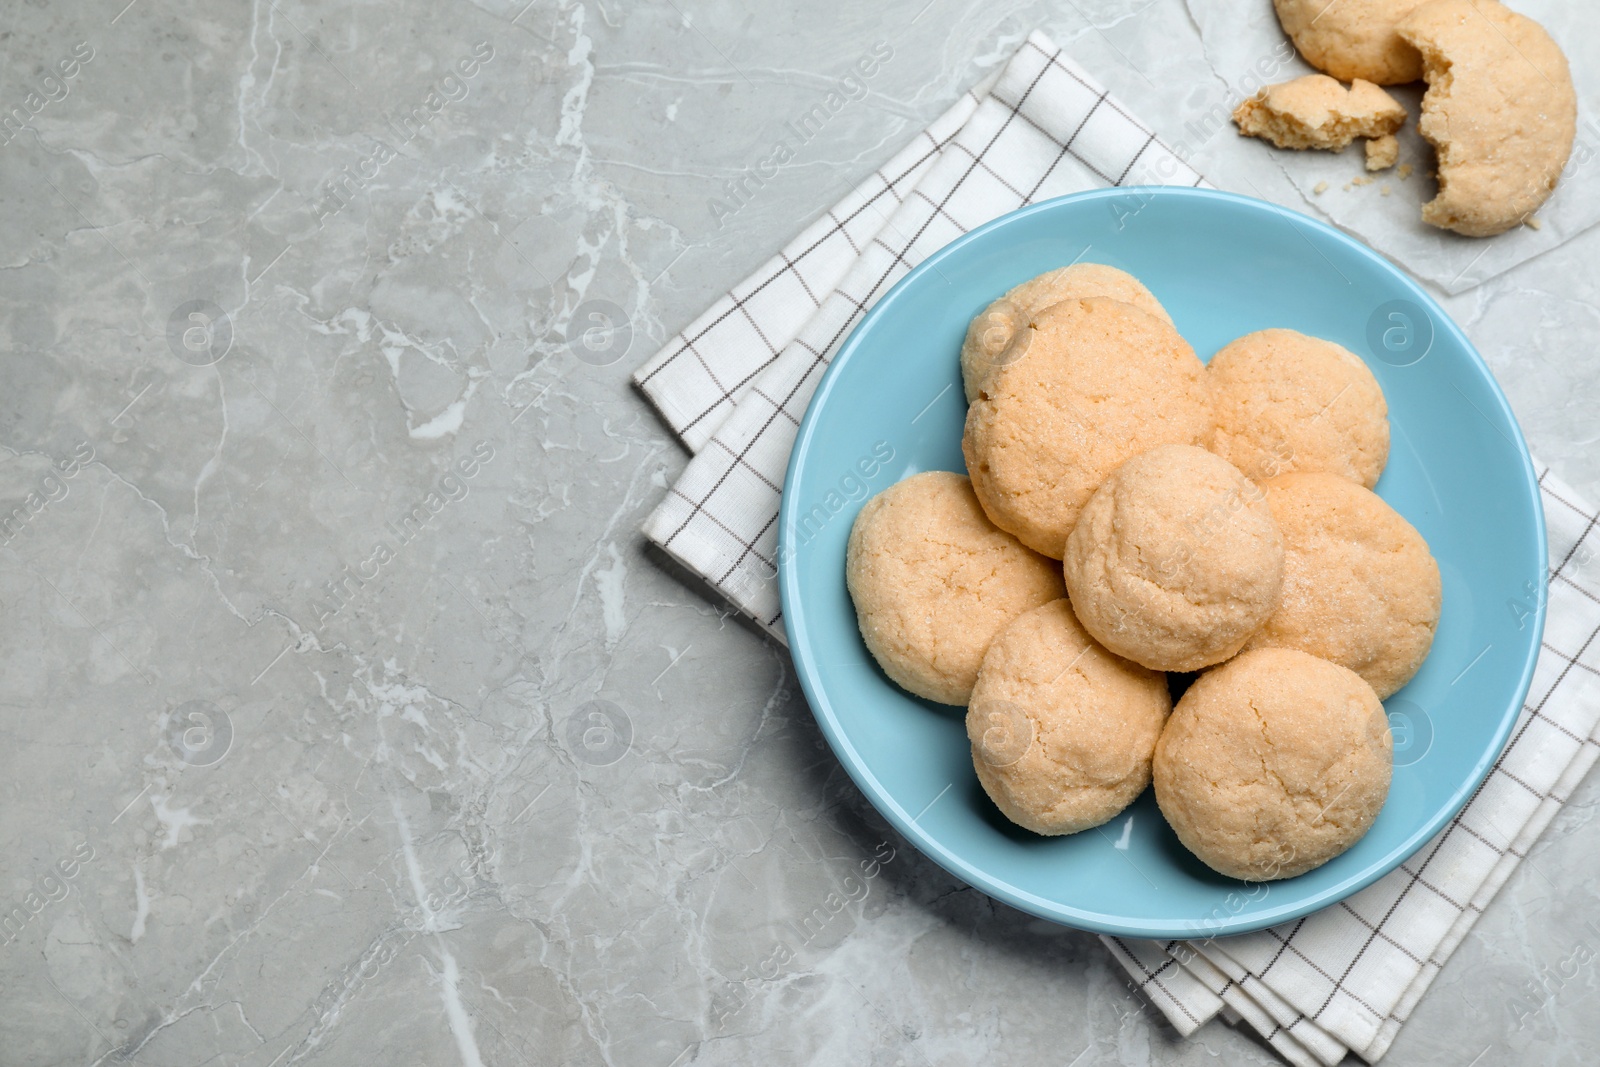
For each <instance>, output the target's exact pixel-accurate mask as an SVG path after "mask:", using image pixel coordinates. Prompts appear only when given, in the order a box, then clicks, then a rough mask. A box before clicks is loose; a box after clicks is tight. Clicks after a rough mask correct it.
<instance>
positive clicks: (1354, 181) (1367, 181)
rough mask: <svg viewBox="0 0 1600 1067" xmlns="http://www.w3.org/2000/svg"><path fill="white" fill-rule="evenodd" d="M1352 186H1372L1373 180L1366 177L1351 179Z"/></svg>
mask: <svg viewBox="0 0 1600 1067" xmlns="http://www.w3.org/2000/svg"><path fill="white" fill-rule="evenodd" d="M1350 184H1351V185H1371V184H1372V179H1371V178H1368V177H1364V176H1363V177H1360V178H1351V179H1350Z"/></svg>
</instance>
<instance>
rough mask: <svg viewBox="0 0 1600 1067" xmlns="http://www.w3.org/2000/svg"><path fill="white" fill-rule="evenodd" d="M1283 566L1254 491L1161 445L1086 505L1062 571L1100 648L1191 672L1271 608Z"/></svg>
mask: <svg viewBox="0 0 1600 1067" xmlns="http://www.w3.org/2000/svg"><path fill="white" fill-rule="evenodd" d="M1283 560H1284V553H1283V537H1282V535H1280V534H1279V532H1278V525H1277V523H1276V522H1275V521H1274V520H1273V518H1272V512H1271V511H1270V510H1269V509H1268V507H1267V504H1266V497H1265V495H1264V494H1263V493H1262V491H1261V488H1260V487H1259V486H1257V485H1254V484H1252V483H1251V482H1250V481H1249V480H1248V479H1247V478H1245V476H1244V475H1243V474H1241V473H1240V472H1239V470H1238V469H1237V468H1235V467H1234V466H1233V465H1232V464H1230V463H1228V462H1227V461H1226V460H1224V459H1221V458H1220V457H1218V456H1216V455H1213V454H1212V453H1210V452H1207V451H1205V450H1204V449H1200V448H1195V447H1193V446H1191V445H1163V446H1160V447H1157V448H1153V449H1151V450H1150V451H1148V452H1144V453H1141V454H1140V455H1138V456H1135V457H1134V458H1132V459H1130V460H1128V462H1126V463H1124V464H1123V465H1122V466H1121V467H1119V468H1118V469H1117V470H1116V472H1115V473H1114V474H1112V475H1111V477H1109V478H1107V479H1106V480H1105V483H1104V484H1103V485H1101V486H1100V488H1099V489H1097V490H1096V491H1095V494H1094V495H1093V496H1092V497H1090V498H1089V503H1088V505H1087V506H1085V507H1084V509H1083V513H1082V515H1080V516H1079V518H1078V525H1077V528H1076V529H1074V530H1073V531H1072V536H1071V537H1069V538H1067V552H1066V558H1065V559H1064V560H1063V561H1062V569H1063V571H1064V572H1065V575H1066V580H1067V595H1068V596H1069V597H1071V598H1072V606H1073V610H1074V611H1076V612H1077V613H1078V618H1079V620H1080V621H1081V622H1082V623H1083V626H1084V628H1085V629H1086V630H1088V631H1089V632H1090V633H1091V634H1093V635H1094V637H1095V638H1096V639H1097V640H1098V641H1099V642H1100V643H1101V644H1103V645H1105V646H1106V647H1107V648H1108V649H1110V650H1111V651H1112V652H1115V653H1116V654H1117V655H1119V656H1123V657H1125V658H1127V659H1131V660H1133V661H1134V662H1135V663H1138V664H1141V665H1142V666H1145V667H1149V668H1150V669H1152V670H1159V671H1196V670H1199V669H1201V668H1202V667H1209V666H1211V665H1212V664H1214V663H1221V662H1222V661H1223V660H1225V659H1227V658H1228V657H1229V656H1232V655H1233V654H1234V653H1235V652H1238V651H1239V649H1240V648H1242V647H1243V646H1244V643H1245V642H1246V641H1247V640H1249V638H1250V636H1251V635H1252V634H1253V633H1255V631H1256V630H1257V629H1259V628H1260V627H1261V625H1262V623H1264V622H1266V621H1267V619H1268V618H1269V617H1270V616H1271V615H1272V613H1273V612H1274V611H1276V610H1277V608H1278V603H1279V599H1280V597H1281V595H1282V588H1283V566H1284V562H1283Z"/></svg>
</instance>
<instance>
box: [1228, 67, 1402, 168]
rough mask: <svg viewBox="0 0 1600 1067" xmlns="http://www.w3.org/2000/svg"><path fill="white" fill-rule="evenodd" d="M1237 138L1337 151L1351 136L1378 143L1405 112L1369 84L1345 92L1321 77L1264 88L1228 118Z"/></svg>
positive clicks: (1390, 131)
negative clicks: (1236, 130)
mask: <svg viewBox="0 0 1600 1067" xmlns="http://www.w3.org/2000/svg"><path fill="white" fill-rule="evenodd" d="M1233 121H1234V122H1236V123H1238V125H1239V133H1240V134H1241V135H1243V136H1245V137H1260V138H1262V139H1264V140H1267V141H1271V142H1272V143H1273V144H1275V145H1277V146H1278V147H1279V148H1296V149H1304V148H1321V149H1326V150H1329V151H1334V152H1337V151H1339V150H1340V149H1342V148H1344V147H1345V146H1347V145H1348V144H1350V142H1351V141H1354V140H1355V139H1356V138H1357V137H1371V138H1378V137H1383V136H1386V135H1388V134H1392V133H1394V132H1395V131H1396V130H1398V129H1399V128H1400V127H1401V126H1403V125H1405V121H1406V109H1405V108H1403V107H1401V106H1400V104H1399V103H1398V102H1397V101H1396V100H1395V99H1394V97H1392V96H1390V95H1389V94H1388V93H1386V92H1384V91H1383V90H1382V89H1380V88H1378V87H1377V86H1376V85H1373V84H1372V83H1371V82H1365V81H1361V80H1360V79H1357V80H1356V82H1355V83H1354V84H1353V85H1351V87H1350V88H1348V89H1346V88H1345V87H1344V86H1343V85H1341V84H1339V82H1338V81H1336V80H1335V79H1333V78H1330V77H1328V76H1327V75H1326V74H1308V75H1306V76H1305V77H1304V78H1296V79H1295V80H1294V81H1291V82H1284V83H1282V84H1281V85H1270V86H1268V87H1267V88H1265V89H1263V90H1261V92H1259V93H1257V94H1256V95H1255V96H1253V97H1251V98H1250V99H1248V100H1246V101H1245V102H1244V103H1242V104H1240V105H1239V107H1238V110H1236V111H1235V112H1234V113H1233Z"/></svg>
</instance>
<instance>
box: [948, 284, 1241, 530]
mask: <svg viewBox="0 0 1600 1067" xmlns="http://www.w3.org/2000/svg"><path fill="white" fill-rule="evenodd" d="M1034 327H1035V329H1034V331H1033V339H1032V341H1031V342H1030V346H1029V349H1028V354H1027V358H1025V359H1022V360H1019V361H1017V362H1014V363H1010V364H1007V365H1005V366H1002V367H999V368H998V369H997V370H996V371H995V372H994V373H993V375H992V376H991V377H990V378H989V379H988V380H987V381H986V382H985V384H984V387H983V389H982V391H981V392H980V393H979V395H978V398H977V399H976V400H974V401H973V402H972V406H971V407H969V408H968V409H967V422H966V431H965V433H964V434H963V436H962V440H961V451H962V454H963V455H964V456H965V457H966V461H967V471H968V473H969V474H971V476H972V487H973V489H974V490H975V491H976V492H977V494H978V499H979V500H980V501H982V503H983V509H984V511H986V512H988V514H989V517H990V519H992V520H993V521H994V523H995V525H996V526H999V527H1000V528H1001V529H1003V530H1008V531H1010V532H1011V533H1013V534H1015V535H1016V536H1017V539H1018V540H1020V541H1021V542H1022V543H1023V544H1025V545H1027V546H1028V547H1030V548H1032V549H1034V550H1035V551H1037V552H1042V553H1043V554H1045V555H1047V556H1050V557H1052V558H1055V559H1060V558H1061V556H1062V553H1063V552H1065V551H1066V545H1067V535H1068V534H1070V533H1071V532H1072V528H1073V527H1074V526H1075V525H1077V522H1078V513H1079V512H1080V511H1081V510H1082V509H1083V506H1084V505H1085V504H1086V503H1088V501H1089V497H1090V495H1091V494H1093V493H1094V491H1095V490H1096V489H1098V488H1099V487H1100V483H1101V482H1103V481H1105V479H1106V477H1107V476H1108V475H1110V473H1111V472H1112V471H1114V470H1116V469H1117V468H1118V467H1120V466H1121V465H1122V464H1123V463H1124V462H1125V461H1127V460H1129V459H1131V458H1133V457H1134V456H1136V455H1138V454H1139V453H1140V452H1144V451H1147V450H1149V449H1151V448H1154V447H1155V446H1156V445H1164V444H1186V445H1200V446H1202V447H1204V446H1205V445H1208V444H1209V443H1210V441H1211V435H1212V414H1211V398H1210V393H1209V387H1208V385H1207V383H1206V379H1205V365H1204V364H1202V363H1201V362H1200V360H1199V358H1198V357H1196V356H1195V354H1194V349H1193V348H1191V347H1189V343H1188V342H1187V341H1185V340H1184V339H1183V338H1182V337H1181V336H1179V334H1178V331H1177V330H1175V329H1174V328H1173V327H1172V325H1171V324H1170V323H1168V322H1165V321H1163V320H1161V319H1158V318H1156V317H1155V316H1153V315H1151V314H1149V313H1147V312H1144V311H1140V310H1139V309H1138V308H1136V307H1134V306H1132V305H1131V304H1124V303H1122V302H1121V301H1118V300H1110V299H1107V298H1104V297H1089V298H1085V299H1081V300H1066V301H1062V302H1061V303H1058V304H1056V305H1054V306H1053V307H1050V308H1048V309H1046V310H1045V311H1044V312H1043V313H1041V314H1040V315H1039V316H1037V317H1036V319H1035V320H1034Z"/></svg>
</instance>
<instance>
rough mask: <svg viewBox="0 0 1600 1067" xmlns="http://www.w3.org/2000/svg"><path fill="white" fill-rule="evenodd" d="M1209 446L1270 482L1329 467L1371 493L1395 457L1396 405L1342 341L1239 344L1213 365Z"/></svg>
mask: <svg viewBox="0 0 1600 1067" xmlns="http://www.w3.org/2000/svg"><path fill="white" fill-rule="evenodd" d="M1206 377H1207V378H1209V379H1210V381H1211V398H1212V403H1213V405H1214V408H1215V411H1216V416H1217V433H1216V437H1215V438H1214V439H1213V441H1212V444H1211V450H1212V451H1213V452H1215V453H1216V454H1217V455H1219V456H1221V457H1222V458H1223V459H1225V460H1227V461H1228V462H1229V463H1232V464H1233V465H1234V466H1235V467H1238V468H1239V469H1240V470H1241V471H1243V472H1244V474H1245V477H1247V478H1249V479H1251V480H1252V481H1257V482H1259V481H1264V480H1266V479H1267V478H1273V477H1276V476H1277V475H1279V474H1287V473H1288V472H1290V471H1327V472H1328V473H1330V474H1337V475H1340V476H1341V477H1344V478H1349V479H1350V480H1351V481H1353V482H1358V483H1360V484H1361V485H1364V486H1366V487H1367V488H1368V489H1371V488H1372V487H1373V486H1375V485H1377V484H1378V476H1379V475H1380V474H1382V473H1383V468H1384V465H1385V464H1386V463H1388V461H1389V405H1388V404H1387V403H1386V402H1385V401H1384V399H1383V390H1382V388H1380V387H1379V385H1378V380H1377V379H1376V378H1374V377H1373V376H1372V371H1371V370H1369V369H1368V368H1367V365H1366V364H1365V363H1364V362H1362V360H1361V358H1360V357H1359V356H1356V355H1355V354H1353V353H1352V352H1350V351H1349V350H1348V349H1346V348H1344V347H1343V346H1341V345H1337V344H1334V343H1333V342H1332V341H1324V340H1322V339H1320V338H1316V337H1308V336H1306V335H1305V334H1303V333H1298V332H1296V331H1294V330H1261V331H1259V332H1257V333H1252V334H1248V335H1246V336H1244V337H1241V338H1239V339H1238V340H1237V341H1234V342H1233V343H1232V344H1230V345H1228V346H1227V347H1225V348H1224V349H1223V350H1222V351H1220V352H1218V353H1217V354H1216V355H1215V356H1212V357H1211V362H1210V363H1209V364H1207V365H1206Z"/></svg>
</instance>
